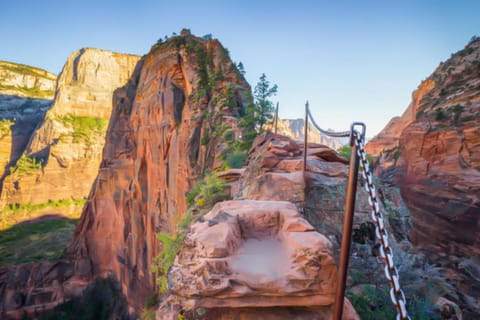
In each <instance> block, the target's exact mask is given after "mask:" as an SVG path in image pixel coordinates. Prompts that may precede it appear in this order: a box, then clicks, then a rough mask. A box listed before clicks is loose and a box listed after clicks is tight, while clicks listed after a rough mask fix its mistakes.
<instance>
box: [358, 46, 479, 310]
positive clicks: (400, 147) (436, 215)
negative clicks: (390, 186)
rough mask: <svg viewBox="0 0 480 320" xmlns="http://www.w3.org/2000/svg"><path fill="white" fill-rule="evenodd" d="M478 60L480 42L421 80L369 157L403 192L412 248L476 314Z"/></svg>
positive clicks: (371, 147) (465, 308)
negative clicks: (398, 120)
mask: <svg viewBox="0 0 480 320" xmlns="http://www.w3.org/2000/svg"><path fill="white" fill-rule="evenodd" d="M479 61H480V40H479V39H476V40H473V41H471V42H470V43H469V44H468V45H467V46H466V47H465V48H464V49H463V50H461V51H459V52H457V53H456V54H454V55H452V57H451V58H450V59H449V60H447V61H446V62H444V63H441V64H440V66H439V67H438V68H437V69H436V70H435V72H434V73H433V74H432V75H431V76H430V77H429V78H428V79H427V80H425V81H424V82H422V84H421V85H420V87H419V89H418V90H417V91H416V92H415V93H414V96H413V101H412V103H411V105H410V107H409V109H407V111H406V113H405V114H404V115H403V116H402V118H401V120H402V125H399V126H397V127H396V128H395V130H392V129H391V127H392V126H390V128H389V127H387V128H386V129H385V130H384V131H382V133H380V134H379V135H378V136H377V137H376V138H374V139H372V141H371V142H370V143H369V144H368V145H367V149H368V150H369V151H370V152H372V153H373V154H375V155H380V160H379V168H380V169H379V172H383V175H382V176H383V177H384V178H387V179H389V180H392V179H393V181H394V182H396V183H398V184H399V185H400V187H401V190H402V196H403V198H404V199H405V202H406V204H407V205H408V207H409V209H410V212H411V217H412V222H413V225H412V232H411V234H410V238H411V241H412V243H413V244H414V245H415V246H416V247H417V248H419V249H422V250H424V251H425V252H426V253H427V256H428V257H429V259H430V260H431V261H432V262H434V263H436V264H438V265H440V266H442V267H445V268H446V269H447V270H449V271H447V273H446V276H447V277H448V278H449V279H450V281H452V282H453V283H455V284H456V285H457V286H458V288H459V291H460V292H461V295H462V296H463V298H462V300H463V302H462V308H463V309H464V311H465V312H466V313H467V314H468V313H469V312H474V313H475V314H477V315H478V314H480V309H478V305H479V302H478V296H479V295H480V291H479V288H480V282H479V280H480V279H479V278H478V276H476V275H475V274H477V273H478V270H479V265H480V251H479V248H480V237H479V236H478V234H480V227H479V226H480V224H479V222H480V220H479V219H480V215H479V214H480V196H479V195H480V98H479V97H480V95H479V92H480V91H479V84H480V65H479ZM407 118H408V121H407V120H406V119H407ZM464 264H468V265H469V266H470V267H469V268H464V267H462V266H463V265H464ZM472 268H473V270H477V271H472ZM467 269H468V270H469V271H467ZM465 283H470V285H469V286H468V287H467V286H465Z"/></svg>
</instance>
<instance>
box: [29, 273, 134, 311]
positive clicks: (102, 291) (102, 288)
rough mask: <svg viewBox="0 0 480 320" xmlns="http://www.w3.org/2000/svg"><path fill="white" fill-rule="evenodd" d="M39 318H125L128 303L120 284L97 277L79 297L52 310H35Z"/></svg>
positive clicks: (111, 279) (113, 280)
mask: <svg viewBox="0 0 480 320" xmlns="http://www.w3.org/2000/svg"><path fill="white" fill-rule="evenodd" d="M34 318H35V319H39V320H69V319H76V320H92V319H95V320H111V319H117V320H127V319H131V317H130V316H129V314H128V305H127V300H126V299H125V296H124V295H123V294H122V291H121V289H120V285H119V284H118V282H117V281H116V280H115V279H113V278H99V279H96V280H95V281H94V282H93V283H92V284H90V285H89V286H88V287H87V289H85V291H84V292H83V294H82V296H81V297H74V298H73V299H71V300H70V301H68V302H65V303H62V304H60V305H58V306H56V307H55V308H53V309H52V310H49V311H44V312H42V313H41V314H40V313H39V312H36V314H34Z"/></svg>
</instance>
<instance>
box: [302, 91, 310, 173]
mask: <svg viewBox="0 0 480 320" xmlns="http://www.w3.org/2000/svg"><path fill="white" fill-rule="evenodd" d="M308 114H309V111H308V100H307V102H306V103H305V125H304V128H303V136H304V143H303V174H304V175H305V171H307V152H308Z"/></svg>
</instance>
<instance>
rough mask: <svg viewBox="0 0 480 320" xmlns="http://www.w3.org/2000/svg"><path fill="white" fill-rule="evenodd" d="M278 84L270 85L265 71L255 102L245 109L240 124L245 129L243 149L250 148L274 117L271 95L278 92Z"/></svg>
mask: <svg viewBox="0 0 480 320" xmlns="http://www.w3.org/2000/svg"><path fill="white" fill-rule="evenodd" d="M277 90H278V87H277V85H276V84H275V85H273V86H270V82H269V81H268V80H267V76H266V75H265V74H264V73H263V74H262V75H261V76H260V80H259V82H258V83H257V85H256V86H255V91H254V98H255V102H254V103H250V104H248V105H247V106H246V108H245V110H243V114H242V115H241V116H242V118H241V119H240V123H239V126H240V128H242V129H243V131H244V134H243V137H242V140H243V141H242V142H243V143H242V146H241V147H242V149H243V150H248V149H249V148H250V147H251V145H252V143H253V140H254V139H255V137H256V136H257V135H258V134H259V133H261V132H263V127H264V125H265V124H266V123H267V122H268V121H271V120H272V119H273V112H274V110H275V108H274V105H273V102H272V101H271V100H270V98H271V97H273V96H274V95H276V94H277Z"/></svg>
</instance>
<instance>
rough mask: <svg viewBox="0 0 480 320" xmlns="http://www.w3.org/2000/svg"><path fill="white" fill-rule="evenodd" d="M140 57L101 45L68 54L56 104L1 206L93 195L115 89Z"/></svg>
mask: <svg viewBox="0 0 480 320" xmlns="http://www.w3.org/2000/svg"><path fill="white" fill-rule="evenodd" d="M138 60H139V57H137V56H132V55H126V54H118V53H114V52H110V51H104V50H97V49H81V50H79V51H77V52H75V53H73V54H72V55H71V56H70V57H69V58H68V60H67V63H66V64H65V66H64V68H63V70H62V73H61V74H60V76H59V78H58V83H57V87H56V95H55V100H54V102H53V106H52V108H51V109H50V110H49V111H48V112H47V114H46V116H45V119H44V120H43V122H42V124H41V125H40V126H39V127H38V128H37V129H36V130H35V132H34V133H33V135H32V137H31V138H30V137H29V138H30V139H29V140H30V141H29V143H28V146H27V147H26V150H25V152H24V154H23V156H22V158H21V159H19V160H18V161H17V162H16V165H15V166H13V167H12V168H11V169H10V174H9V175H8V176H6V177H5V179H4V181H3V190H2V193H1V195H0V206H5V205H8V204H16V203H18V204H41V203H46V202H48V201H52V200H61V199H71V198H74V199H81V198H84V197H86V196H87V195H88V192H89V190H90V188H91V185H92V182H93V180H94V179H95V176H96V174H97V172H98V167H99V165H100V160H101V155H102V149H103V145H104V141H105V140H104V139H105V138H104V136H105V132H106V130H107V126H108V120H109V117H110V113H111V109H112V96H113V92H114V90H116V89H117V88H120V87H122V86H123V85H125V84H126V82H127V81H128V79H129V77H130V75H131V74H132V72H133V69H134V67H135V65H136V63H137V61H138ZM35 164H37V165H35Z"/></svg>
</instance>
